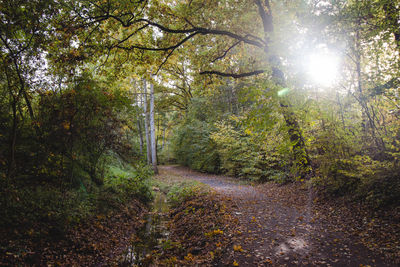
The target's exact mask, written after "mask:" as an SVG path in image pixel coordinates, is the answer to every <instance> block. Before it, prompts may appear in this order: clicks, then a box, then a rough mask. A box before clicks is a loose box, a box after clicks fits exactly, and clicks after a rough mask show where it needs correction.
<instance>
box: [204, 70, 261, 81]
mask: <svg viewBox="0 0 400 267" xmlns="http://www.w3.org/2000/svg"><path fill="white" fill-rule="evenodd" d="M264 72H265V70H255V71H251V72H244V73H226V72H220V71H214V70H212V71H202V72H200V74H201V75H204V74H209V75H212V74H214V75H218V76H222V77H232V78H235V79H238V78H243V77H249V76H256V75H259V74H261V73H264Z"/></svg>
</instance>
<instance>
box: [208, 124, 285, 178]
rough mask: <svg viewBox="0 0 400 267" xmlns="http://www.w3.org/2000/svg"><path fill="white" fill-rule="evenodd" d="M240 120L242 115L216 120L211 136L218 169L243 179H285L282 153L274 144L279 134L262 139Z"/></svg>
mask: <svg viewBox="0 0 400 267" xmlns="http://www.w3.org/2000/svg"><path fill="white" fill-rule="evenodd" d="M244 120H245V118H243V117H242V118H240V117H232V119H231V120H230V121H222V122H219V123H217V124H216V129H217V130H216V131H215V132H214V133H213V134H212V135H211V138H212V140H213V141H214V142H215V143H216V144H217V151H218V153H219V155H220V158H221V168H222V170H223V171H224V172H225V173H227V174H228V175H233V176H235V177H241V178H244V179H252V180H255V181H267V180H275V181H279V182H284V181H285V180H286V179H287V174H286V173H285V172H284V169H283V168H284V167H285V165H284V164H285V163H284V161H281V160H280V158H279V157H282V156H280V155H279V154H278V153H277V152H278V150H277V149H278V146H277V145H276V144H277V143H275V144H274V138H277V139H279V137H278V136H273V135H272V134H271V135H270V136H269V140H264V139H262V138H260V136H259V135H258V134H257V133H253V132H251V130H250V129H246V128H245V127H244V126H243V125H242V124H241V121H244ZM267 143H268V145H269V146H267V145H266V144H267ZM281 159H282V158H281Z"/></svg>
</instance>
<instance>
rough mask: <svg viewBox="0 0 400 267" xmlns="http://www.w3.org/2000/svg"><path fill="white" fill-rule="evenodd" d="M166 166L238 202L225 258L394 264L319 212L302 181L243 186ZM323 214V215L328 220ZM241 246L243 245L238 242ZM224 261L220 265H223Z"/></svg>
mask: <svg viewBox="0 0 400 267" xmlns="http://www.w3.org/2000/svg"><path fill="white" fill-rule="evenodd" d="M161 168H162V169H163V171H166V172H168V173H175V174H177V175H180V176H183V177H185V178H187V179H192V180H197V181H199V182H202V183H205V184H207V185H209V186H210V187H212V188H213V189H214V190H215V191H217V192H218V193H220V194H222V195H224V196H226V197H228V198H230V199H231V200H232V202H233V203H234V205H233V207H234V210H233V216H235V217H236V218H237V219H238V225H239V228H238V229H239V230H238V232H237V235H235V236H234V237H232V238H233V241H234V244H236V245H237V246H236V249H234V248H232V249H231V250H230V251H228V253H227V254H226V255H225V257H224V263H225V264H226V263H228V262H231V263H233V261H236V262H237V263H238V264H239V266H270V265H273V266H298V265H308V266H310V265H311V266H395V264H391V263H389V262H387V261H385V259H384V257H383V256H382V255H379V254H377V253H376V252H372V251H371V250H369V249H368V248H367V247H365V246H364V245H363V244H362V243H361V241H360V240H359V238H357V237H355V236H349V235H346V234H344V232H342V231H341V230H340V229H341V226H340V225H334V224H332V223H331V222H329V221H327V220H326V217H324V216H320V215H321V214H320V211H317V210H316V209H314V207H313V201H312V196H311V194H310V193H309V191H308V190H306V189H301V188H300V187H299V186H295V185H286V186H281V187H280V186H277V185H272V184H271V185H270V184H266V185H263V186H250V185H241V184H238V183H237V180H234V179H232V178H229V177H224V176H219V175H208V174H203V173H198V172H194V171H191V170H189V169H187V168H183V167H177V166H163V167H161ZM324 218H325V219H324ZM238 246H240V247H238ZM225 264H222V265H225Z"/></svg>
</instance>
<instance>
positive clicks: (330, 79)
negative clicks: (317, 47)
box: [306, 52, 339, 87]
mask: <svg viewBox="0 0 400 267" xmlns="http://www.w3.org/2000/svg"><path fill="white" fill-rule="evenodd" d="M306 64H307V68H308V73H309V75H310V77H311V79H312V80H313V82H314V83H316V84H318V85H322V86H326V87H328V86H332V85H333V84H334V83H335V82H336V81H337V79H338V71H339V58H338V57H337V56H336V55H334V54H331V53H328V52H320V53H314V54H311V55H310V56H309V59H308V62H306Z"/></svg>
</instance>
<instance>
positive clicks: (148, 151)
mask: <svg viewBox="0 0 400 267" xmlns="http://www.w3.org/2000/svg"><path fill="white" fill-rule="evenodd" d="M143 96H144V98H143V100H144V101H143V111H144V129H145V135H146V148H147V164H148V165H150V164H151V145H150V131H149V130H150V129H149V120H148V118H149V115H148V112H147V84H146V79H143Z"/></svg>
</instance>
